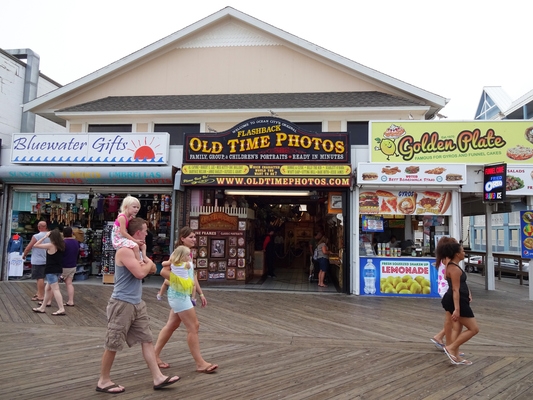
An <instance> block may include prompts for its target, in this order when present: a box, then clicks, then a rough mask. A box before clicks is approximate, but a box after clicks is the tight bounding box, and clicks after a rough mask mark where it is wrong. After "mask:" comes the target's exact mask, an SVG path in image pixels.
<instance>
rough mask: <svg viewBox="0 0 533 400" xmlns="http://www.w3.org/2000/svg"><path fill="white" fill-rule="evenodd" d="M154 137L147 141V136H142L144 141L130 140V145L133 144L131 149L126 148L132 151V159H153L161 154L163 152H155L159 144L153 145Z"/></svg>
mask: <svg viewBox="0 0 533 400" xmlns="http://www.w3.org/2000/svg"><path fill="white" fill-rule="evenodd" d="M154 140H155V138H152V140H151V142H150V143H148V138H146V137H145V138H144V143H143V141H142V140H132V141H131V142H130V145H131V146H133V149H131V148H128V150H129V151H133V159H134V160H153V159H154V158H155V157H156V156H160V155H163V153H156V149H157V148H158V147H159V146H160V145H159V144H157V145H155V146H154V145H153V143H154Z"/></svg>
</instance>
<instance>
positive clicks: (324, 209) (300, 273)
mask: <svg viewBox="0 0 533 400" xmlns="http://www.w3.org/2000/svg"><path fill="white" fill-rule="evenodd" d="M228 192H230V191H228ZM230 193H232V192H230ZM272 193H273V192H272V191H262V192H261V191H257V192H256V193H252V192H251V191H248V194H246V195H245V196H244V197H243V198H240V199H238V201H244V202H245V203H247V204H248V207H249V208H251V209H253V210H254V212H255V221H254V242H255V246H254V247H255V251H256V257H255V260H256V261H259V262H261V261H263V262H265V263H268V262H269V261H268V259H267V258H268V257H264V255H265V251H264V250H265V248H266V247H265V239H266V237H267V236H270V239H269V240H270V241H272V242H273V249H274V253H275V256H274V258H273V268H272V269H271V270H269V268H268V265H264V266H263V269H262V271H263V273H262V274H261V273H257V272H256V273H255V274H254V280H253V281H252V282H251V283H250V284H247V286H254V285H255V286H260V288H261V289H278V290H293V291H332V292H336V291H342V284H343V283H342V271H341V269H342V265H341V263H339V259H340V258H339V250H340V252H341V254H342V250H341V249H342V247H343V243H344V238H343V235H344V226H343V214H342V212H341V213H331V211H332V209H331V204H330V203H331V194H330V193H329V192H327V191H323V192H321V191H313V192H307V193H308V194H307V195H301V194H300V193H302V191H290V190H287V191H285V192H283V193H282V195H272ZM304 193H305V192H304ZM328 206H329V208H328ZM345 208H346V207H345ZM339 217H340V218H339ZM319 232H320V233H321V235H323V236H325V237H327V239H328V244H327V246H328V248H329V250H330V251H331V253H332V254H331V255H330V258H331V261H332V264H330V268H329V270H328V273H327V278H326V280H327V285H328V287H327V288H324V287H320V288H319V287H318V269H317V265H316V262H315V263H313V261H312V255H313V251H314V248H315V247H316V241H315V239H314V238H315V237H316V236H317V233H319ZM256 271H257V269H256ZM259 271H261V270H259Z"/></svg>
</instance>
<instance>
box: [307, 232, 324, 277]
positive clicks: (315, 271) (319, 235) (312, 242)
mask: <svg viewBox="0 0 533 400" xmlns="http://www.w3.org/2000/svg"><path fill="white" fill-rule="evenodd" d="M322 236H324V234H323V233H322V231H316V232H315V236H313V237H312V238H311V240H309V254H310V255H311V263H312V264H313V272H312V273H311V275H312V276H310V277H309V280H315V282H316V279H317V278H318V272H319V270H318V260H314V259H313V254H314V252H315V249H316V246H317V244H318V241H319V240H320V239H322ZM315 277H316V278H315Z"/></svg>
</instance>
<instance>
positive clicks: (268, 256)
mask: <svg viewBox="0 0 533 400" xmlns="http://www.w3.org/2000/svg"><path fill="white" fill-rule="evenodd" d="M263 253H264V255H265V265H266V267H267V275H268V277H269V278H275V277H276V274H274V267H275V265H274V264H275V263H276V245H275V242H274V229H273V228H269V229H268V234H267V236H266V237H265V240H264V241H263Z"/></svg>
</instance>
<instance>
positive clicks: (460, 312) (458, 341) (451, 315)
mask: <svg viewBox="0 0 533 400" xmlns="http://www.w3.org/2000/svg"><path fill="white" fill-rule="evenodd" d="M439 243H440V242H439ZM438 254H439V255H440V256H441V257H442V258H443V259H446V258H449V259H450V261H449V262H448V264H447V265H446V280H447V281H448V285H449V287H448V291H447V292H446V293H445V294H444V296H443V297H442V301H441V303H442V307H443V308H444V310H445V311H446V322H445V331H446V333H445V336H446V338H447V339H451V340H446V346H444V347H443V350H444V352H445V353H446V355H447V356H448V358H449V359H450V361H451V363H452V364H455V365H458V364H461V365H471V364H472V362H471V361H469V360H467V359H463V358H462V357H461V354H460V353H459V346H461V345H462V344H464V343H466V342H467V341H468V340H470V339H471V338H472V337H474V336H475V335H477V334H478V333H479V327H478V324H477V321H476V318H475V316H474V312H473V311H472V309H471V308H470V302H471V301H472V294H471V293H470V289H469V288H468V285H467V284H466V273H465V271H463V270H462V269H461V267H460V266H459V264H460V262H461V261H463V260H464V258H465V251H464V249H463V246H461V245H460V244H459V242H457V241H456V240H454V241H453V242H445V243H442V244H441V245H440V248H439V250H438ZM450 327H451V328H450ZM463 327H465V328H466V330H463Z"/></svg>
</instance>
